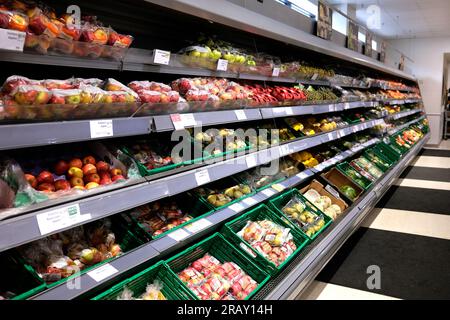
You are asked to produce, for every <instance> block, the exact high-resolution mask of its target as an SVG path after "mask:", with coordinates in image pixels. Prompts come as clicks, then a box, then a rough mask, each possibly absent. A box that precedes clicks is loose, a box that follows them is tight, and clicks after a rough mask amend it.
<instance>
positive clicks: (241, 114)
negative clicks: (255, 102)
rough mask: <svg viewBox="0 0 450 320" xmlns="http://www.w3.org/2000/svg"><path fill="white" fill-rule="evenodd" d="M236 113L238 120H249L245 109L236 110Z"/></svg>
mask: <svg viewBox="0 0 450 320" xmlns="http://www.w3.org/2000/svg"><path fill="white" fill-rule="evenodd" d="M234 114H235V115H236V118H237V119H238V120H247V115H246V114H245V111H244V110H234Z"/></svg>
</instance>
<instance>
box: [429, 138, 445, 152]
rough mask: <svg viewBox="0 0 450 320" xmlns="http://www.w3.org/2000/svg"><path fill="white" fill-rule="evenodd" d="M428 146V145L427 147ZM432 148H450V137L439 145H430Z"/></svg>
mask: <svg viewBox="0 0 450 320" xmlns="http://www.w3.org/2000/svg"><path fill="white" fill-rule="evenodd" d="M427 148H428V147H427ZM430 149H446V150H450V139H447V140H442V142H441V143H440V144H439V146H437V147H436V146H430Z"/></svg>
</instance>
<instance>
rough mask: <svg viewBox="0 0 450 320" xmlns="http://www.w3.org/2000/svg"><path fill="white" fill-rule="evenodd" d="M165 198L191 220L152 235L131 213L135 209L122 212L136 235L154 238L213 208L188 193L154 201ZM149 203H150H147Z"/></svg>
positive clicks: (199, 216)
mask: <svg viewBox="0 0 450 320" xmlns="http://www.w3.org/2000/svg"><path fill="white" fill-rule="evenodd" d="M167 200H173V201H174V202H175V203H176V204H177V206H178V208H179V209H180V210H181V211H182V212H183V213H185V214H188V215H190V216H191V217H192V219H191V220H189V221H187V222H185V223H182V224H180V225H178V226H176V227H174V228H172V229H170V230H167V231H166V232H163V233H161V234H160V235H157V236H153V235H152V234H151V230H149V229H148V228H147V227H146V226H145V224H144V223H142V222H141V221H140V220H139V218H138V216H137V215H134V214H133V211H134V210H135V209H132V210H130V211H129V212H127V213H124V214H125V215H126V216H128V217H129V219H130V220H131V223H130V227H131V228H132V229H133V232H134V233H135V234H138V235H142V237H143V238H144V239H146V240H154V239H158V238H160V237H162V236H164V235H166V234H168V233H170V232H172V231H175V230H177V229H179V228H182V227H184V226H185V225H187V224H190V223H192V222H194V221H197V220H199V219H201V218H203V217H205V216H207V215H209V214H210V213H211V212H212V211H213V210H212V209H211V208H210V206H208V205H207V204H206V203H205V202H204V201H201V200H200V199H196V198H195V197H193V196H192V195H190V194H188V193H183V194H180V195H177V196H174V197H171V198H168V199H161V200H158V201H156V202H161V203H164V202H168V201H167ZM149 205H151V204H149Z"/></svg>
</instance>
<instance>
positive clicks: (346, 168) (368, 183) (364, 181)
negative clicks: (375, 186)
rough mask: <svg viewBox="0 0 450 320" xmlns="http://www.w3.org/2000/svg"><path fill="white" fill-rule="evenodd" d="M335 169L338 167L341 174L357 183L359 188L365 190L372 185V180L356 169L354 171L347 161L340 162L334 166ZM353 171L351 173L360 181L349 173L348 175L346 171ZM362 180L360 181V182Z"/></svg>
mask: <svg viewBox="0 0 450 320" xmlns="http://www.w3.org/2000/svg"><path fill="white" fill-rule="evenodd" d="M336 169H338V170H339V171H340V172H341V173H342V174H343V175H345V176H347V177H348V178H350V180H352V181H353V182H354V183H356V184H357V185H359V186H360V187H361V188H364V189H365V190H367V189H369V188H370V187H371V186H372V181H370V180H369V179H367V178H366V177H364V176H363V175H361V174H360V173H359V172H358V171H356V170H355V169H354V168H353V167H352V166H350V165H349V164H348V163H347V162H343V163H340V164H338V165H337V166H336ZM349 171H351V172H353V174H354V175H355V176H356V177H357V178H358V179H360V180H361V181H358V180H355V179H353V177H352V176H351V175H349V174H348V173H347V172H349ZM360 182H362V183H360Z"/></svg>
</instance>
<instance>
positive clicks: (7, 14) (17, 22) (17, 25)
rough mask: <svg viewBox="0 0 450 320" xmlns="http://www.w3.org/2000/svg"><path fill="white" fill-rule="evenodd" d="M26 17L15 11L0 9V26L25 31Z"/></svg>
mask: <svg viewBox="0 0 450 320" xmlns="http://www.w3.org/2000/svg"><path fill="white" fill-rule="evenodd" d="M28 24H29V20H28V17H27V16H26V15H25V14H23V13H20V12H17V11H9V10H1V9H0V28H2V29H11V30H17V31H22V32H23V31H26V30H27V28H28Z"/></svg>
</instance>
